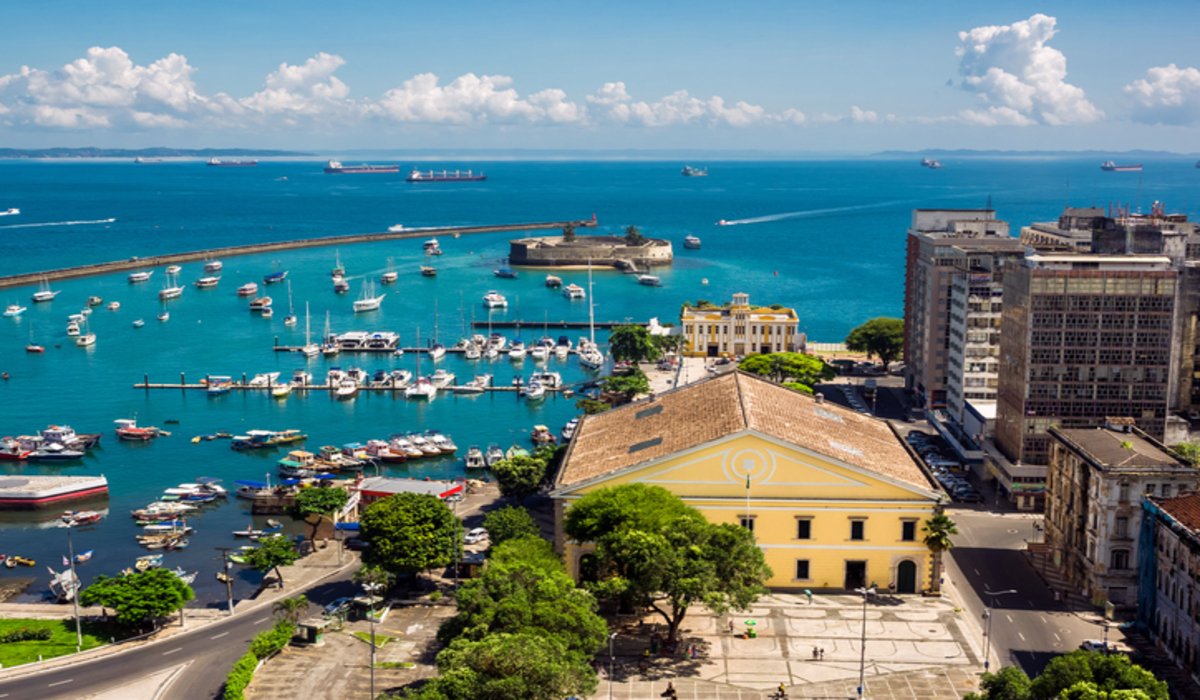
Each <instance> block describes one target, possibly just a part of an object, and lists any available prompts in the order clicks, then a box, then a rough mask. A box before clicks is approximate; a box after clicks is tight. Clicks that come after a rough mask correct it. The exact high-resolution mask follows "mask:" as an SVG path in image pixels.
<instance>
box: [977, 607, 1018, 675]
mask: <svg viewBox="0 0 1200 700" xmlns="http://www.w3.org/2000/svg"><path fill="white" fill-rule="evenodd" d="M1016 592H1017V589H1015V588H1010V589H1008V590H1007V591H989V590H987V589H986V588H985V589H984V591H983V594H984V595H986V596H988V597H989V598H991V599H992V604H991V606H990V607H988V608H984V611H983V619H985V620H987V623H986V625H985V629H984V632H983V671H984V673H987V670H988V668H989V667H990V666H991V661H992V608H995V607H996V598H997V597H999V596H1002V595H1008V594H1009V593H1016Z"/></svg>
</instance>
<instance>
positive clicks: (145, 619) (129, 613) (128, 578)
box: [79, 569, 196, 626]
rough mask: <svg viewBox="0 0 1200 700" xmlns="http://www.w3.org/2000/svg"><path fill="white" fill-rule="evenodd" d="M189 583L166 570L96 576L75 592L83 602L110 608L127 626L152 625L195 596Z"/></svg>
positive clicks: (118, 620)
mask: <svg viewBox="0 0 1200 700" xmlns="http://www.w3.org/2000/svg"><path fill="white" fill-rule="evenodd" d="M195 597H196V595H195V593H193V592H192V589H191V587H190V586H188V585H187V584H186V583H184V582H183V580H182V579H180V578H179V577H178V576H176V575H175V574H174V573H172V572H170V571H167V570H166V569H147V570H146V571H142V572H138V573H133V574H127V575H124V576H116V577H110V576H97V577H96V580H95V581H93V582H92V585H90V586H88V587H87V588H85V589H83V590H82V591H80V593H79V602H80V603H82V604H83V605H99V606H101V607H105V608H112V609H113V610H114V611H115V612H116V616H117V622H119V623H120V624H122V625H127V626H135V625H137V626H141V625H144V624H146V623H150V624H155V623H157V622H158V621H159V620H161V619H162V618H164V617H167V616H168V615H170V614H171V613H173V612H175V611H176V610H179V609H181V608H183V606H184V605H185V604H186V603H187V602H188V601H189V600H191V599H193V598H195Z"/></svg>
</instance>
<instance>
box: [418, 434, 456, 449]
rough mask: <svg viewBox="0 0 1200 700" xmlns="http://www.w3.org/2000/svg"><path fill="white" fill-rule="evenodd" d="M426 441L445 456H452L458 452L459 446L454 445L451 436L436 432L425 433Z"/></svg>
mask: <svg viewBox="0 0 1200 700" xmlns="http://www.w3.org/2000/svg"><path fill="white" fill-rule="evenodd" d="M425 439H426V440H427V441H428V442H429V444H430V445H433V446H434V447H436V448H437V449H438V451H439V452H441V453H442V454H444V455H452V454H454V453H455V452H457V451H458V445H455V444H454V441H453V440H451V439H450V436H449V435H446V434H444V433H439V432H438V431H436V430H427V431H425Z"/></svg>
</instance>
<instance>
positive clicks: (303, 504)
mask: <svg viewBox="0 0 1200 700" xmlns="http://www.w3.org/2000/svg"><path fill="white" fill-rule="evenodd" d="M348 500H350V494H349V493H347V492H346V490H345V489H340V488H336V487H332V486H327V487H314V488H307V489H300V492H299V493H297V494H296V503H295V505H293V506H292V513H293V515H295V516H296V517H298V518H300V519H301V520H305V519H307V518H309V517H311V518H312V528H313V529H312V535H311V536H310V537H309V539H314V540H315V539H316V538H317V528H318V527H319V526H320V525H321V518H322V517H325V516H332V515H333V514H334V513H337V512H338V511H340V510H341V509H342V508H343V507H344V506H345V505H346V502H347V501H348Z"/></svg>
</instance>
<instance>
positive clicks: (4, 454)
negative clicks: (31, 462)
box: [0, 437, 33, 462]
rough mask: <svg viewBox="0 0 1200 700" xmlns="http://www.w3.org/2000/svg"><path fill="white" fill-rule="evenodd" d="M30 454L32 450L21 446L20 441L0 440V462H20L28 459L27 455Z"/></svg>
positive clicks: (11, 439)
mask: <svg viewBox="0 0 1200 700" xmlns="http://www.w3.org/2000/svg"><path fill="white" fill-rule="evenodd" d="M31 454H33V450H31V449H28V447H26V446H25V445H23V444H21V441H20V440H14V439H13V438H10V437H6V438H4V439H3V440H0V460H6V461H9V462H21V461H24V460H26V459H29V455H31Z"/></svg>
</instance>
